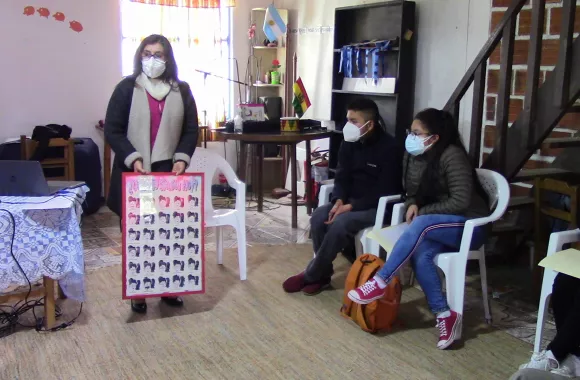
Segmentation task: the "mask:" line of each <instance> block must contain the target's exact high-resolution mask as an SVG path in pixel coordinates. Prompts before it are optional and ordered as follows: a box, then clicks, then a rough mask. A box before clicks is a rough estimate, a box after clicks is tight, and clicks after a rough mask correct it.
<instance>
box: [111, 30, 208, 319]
mask: <svg viewBox="0 0 580 380" xmlns="http://www.w3.org/2000/svg"><path fill="white" fill-rule="evenodd" d="M197 136H198V123H197V108H196V106H195V100H194V99H193V95H192V93H191V89H190V88H189V85H188V84H187V83H185V82H182V81H180V80H179V79H178V77H177V64H176V63H175V58H174V57H173V49H172V48H171V44H170V43H169V41H168V40H167V38H165V37H163V36H161V35H157V34H153V35H151V36H149V37H147V38H145V39H144V40H143V41H142V42H141V44H140V45H139V48H138V49H137V52H136V53H135V61H134V72H133V74H132V75H130V76H128V77H126V78H124V79H123V80H122V81H121V82H120V83H119V84H118V85H117V87H115V90H114V91H113V95H112V96H111V100H110V101H109V106H108V108H107V115H106V118H105V139H106V141H107V143H108V144H109V145H110V146H111V148H112V150H113V152H115V160H114V162H113V171H112V174H111V186H110V189H109V196H108V198H107V206H109V208H110V209H111V210H112V211H113V212H114V213H115V214H117V215H119V216H121V209H122V207H121V204H122V189H121V186H122V180H121V178H122V173H124V172H135V173H141V174H147V173H149V172H173V173H175V174H176V175H180V174H183V172H185V169H186V168H187V166H188V165H189V163H190V160H191V156H192V155H193V152H194V150H195V147H196V145H197ZM162 300H163V301H164V302H166V303H167V304H169V305H171V306H182V305H183V301H182V300H181V298H179V297H163V298H162ZM131 309H132V310H133V311H134V312H136V313H145V312H146V311H147V304H146V303H145V299H135V300H131Z"/></svg>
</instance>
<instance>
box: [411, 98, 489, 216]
mask: <svg viewBox="0 0 580 380" xmlns="http://www.w3.org/2000/svg"><path fill="white" fill-rule="evenodd" d="M415 120H418V121H420V122H421V123H422V124H423V126H424V127H425V128H426V129H427V131H428V132H429V134H430V135H438V136H439V140H438V141H437V143H436V144H434V145H433V147H432V148H431V149H430V150H429V163H428V164H427V168H426V169H425V171H424V172H423V176H422V177H421V182H420V184H419V188H418V190H417V194H416V199H417V206H419V207H422V206H425V205H427V204H430V203H433V202H435V201H436V198H437V196H438V195H440V194H441V193H442V192H443V191H444V190H443V189H440V188H439V164H440V161H441V155H442V154H443V152H445V150H446V149H447V148H448V147H449V146H450V145H455V146H456V147H458V148H460V149H461V150H462V151H463V153H464V154H465V155H466V156H468V154H467V150H466V149H465V146H464V145H463V142H462V141H461V136H460V135H459V131H458V129H457V125H456V124H455V120H454V119H453V116H452V115H451V114H450V113H449V112H447V111H441V110H438V109H435V108H427V109H424V110H423V111H421V112H419V113H418V114H417V115H415ZM472 171H473V175H472V176H473V181H474V184H475V188H476V190H477V193H478V194H479V195H480V196H481V197H482V198H483V199H484V200H486V202H489V200H488V196H487V193H486V192H485V190H483V187H482V186H481V183H480V182H479V178H478V177H477V173H476V172H475V168H472Z"/></svg>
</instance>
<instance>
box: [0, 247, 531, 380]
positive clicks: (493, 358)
mask: <svg viewBox="0 0 580 380" xmlns="http://www.w3.org/2000/svg"><path fill="white" fill-rule="evenodd" d="M311 252H312V249H311V247H310V246H308V245H287V246H276V247H268V246H260V247H250V248H249V251H248V254H249V263H248V268H249V273H248V280H247V281H245V282H240V281H239V277H238V272H237V258H236V256H235V251H231V250H230V251H228V252H226V254H225V259H226V260H225V265H224V266H223V267H219V266H217V265H216V264H215V255H214V253H213V252H208V253H207V255H206V256H207V264H206V270H207V293H206V294H204V295H196V296H188V297H185V302H186V305H185V307H184V308H183V309H181V310H174V309H170V308H168V307H166V306H165V305H160V304H159V302H158V300H155V299H153V300H150V301H149V311H148V314H147V315H146V316H135V315H134V314H132V313H131V312H130V310H129V306H128V304H127V302H125V301H123V300H121V290H120V289H121V287H120V282H121V270H120V267H119V266H115V267H109V268H104V269H100V270H97V271H95V272H92V273H89V274H88V275H87V284H86V285H87V294H88V300H87V302H86V304H85V307H84V310H83V314H82V315H81V317H80V318H79V320H78V322H77V323H76V324H74V325H73V326H72V327H70V328H68V329H66V330H63V331H59V332H55V333H45V334H39V333H36V332H34V331H30V330H22V331H20V332H18V333H15V334H13V335H11V336H9V337H6V338H3V339H0V379H19V380H28V379H76V380H80V379H91V380H93V379H357V380H360V379H374V378H381V379H481V380H487V379H507V378H509V376H510V374H511V373H513V372H515V370H516V368H517V366H518V365H519V364H521V363H523V362H525V361H527V359H528V358H529V355H530V350H531V346H529V345H528V344H526V343H524V342H522V341H520V340H518V339H516V338H513V337H511V336H510V335H508V334H506V333H503V332H500V331H497V330H495V329H493V328H489V327H487V326H486V325H485V324H480V323H479V320H480V318H476V317H475V316H472V315H469V313H468V314H467V315H466V320H465V322H464V325H465V328H464V335H465V342H464V343H463V342H462V343H460V344H458V345H457V346H456V347H455V348H454V349H451V350H447V351H440V350H437V349H436V348H435V342H436V338H437V331H436V329H435V328H434V325H435V321H434V319H433V318H432V316H431V315H430V314H429V313H428V312H427V307H426V303H425V300H424V297H423V295H422V293H421V292H420V291H419V290H417V289H408V290H406V291H405V293H404V297H403V304H402V307H401V312H400V318H401V321H402V324H403V326H402V327H400V328H397V329H396V330H395V331H393V332H392V333H390V334H385V335H381V336H373V335H369V334H367V333H365V332H363V331H362V330H360V329H359V328H358V327H357V326H355V325H353V324H352V323H351V322H349V321H348V320H346V319H344V318H342V317H341V316H340V314H339V312H338V310H339V308H340V305H341V300H342V292H343V289H342V288H343V283H344V279H345V276H346V270H347V268H348V265H347V263H346V261H345V260H344V259H342V258H339V259H338V260H337V265H336V272H337V274H336V275H335V278H334V279H333V285H334V286H335V288H336V289H334V290H331V291H327V292H324V293H322V294H320V295H318V296H314V297H307V296H304V295H302V294H293V295H288V294H285V293H284V292H283V290H282V288H281V282H282V281H283V280H284V279H285V278H286V277H287V276H288V275H291V274H295V273H296V272H299V271H301V270H302V269H303V268H304V266H305V265H306V263H307V262H308V260H309V258H310V257H312V253H311ZM63 308H64V309H65V316H63V320H67V319H68V318H69V317H71V316H74V315H76V313H77V312H78V306H77V305H76V304H75V303H74V302H72V301H69V300H67V301H64V305H63Z"/></svg>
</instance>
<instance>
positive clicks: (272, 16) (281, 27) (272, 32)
mask: <svg viewBox="0 0 580 380" xmlns="http://www.w3.org/2000/svg"><path fill="white" fill-rule="evenodd" d="M284 33H286V24H284V21H282V17H280V13H278V11H277V10H276V8H275V7H274V4H270V5H269V6H268V8H266V18H265V19H264V34H265V35H266V37H268V40H269V41H270V42H274V41H277V40H278V38H279V37H281V36H283V35H284Z"/></svg>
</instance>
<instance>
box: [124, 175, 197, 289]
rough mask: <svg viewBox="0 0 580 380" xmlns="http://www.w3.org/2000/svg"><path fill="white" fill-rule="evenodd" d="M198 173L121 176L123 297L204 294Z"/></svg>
mask: <svg viewBox="0 0 580 380" xmlns="http://www.w3.org/2000/svg"><path fill="white" fill-rule="evenodd" d="M203 181H204V178H203V173H186V174H183V175H180V176H176V175H175V174H172V173H152V174H150V175H141V174H137V173H123V213H122V215H123V218H122V230H123V299H131V298H147V297H162V296H178V295H184V294H194V293H203V292H205V256H204V222H203V199H204V198H203V197H204V194H203Z"/></svg>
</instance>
